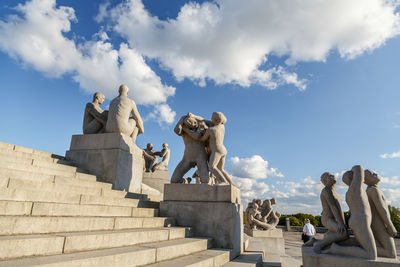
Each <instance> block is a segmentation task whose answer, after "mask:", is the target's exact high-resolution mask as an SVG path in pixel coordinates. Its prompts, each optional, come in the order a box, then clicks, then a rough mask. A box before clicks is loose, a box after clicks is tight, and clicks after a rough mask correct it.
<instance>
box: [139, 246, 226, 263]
mask: <svg viewBox="0 0 400 267" xmlns="http://www.w3.org/2000/svg"><path fill="white" fill-rule="evenodd" d="M226 262H229V250H224V249H208V250H205V251H201V252H197V253H193V254H191V255H187V256H183V257H179V258H175V259H172V260H167V261H162V262H159V263H155V264H150V265H146V266H148V267H150V266H151V267H177V266H190V267H219V266H222V265H224V264H225V263H226Z"/></svg>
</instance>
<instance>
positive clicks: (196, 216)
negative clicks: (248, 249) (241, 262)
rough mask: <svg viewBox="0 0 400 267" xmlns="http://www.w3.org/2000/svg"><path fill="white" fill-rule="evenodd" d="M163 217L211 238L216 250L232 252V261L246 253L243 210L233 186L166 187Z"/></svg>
mask: <svg viewBox="0 0 400 267" xmlns="http://www.w3.org/2000/svg"><path fill="white" fill-rule="evenodd" d="M160 214H161V216H163V217H174V218H175V220H176V225H178V226H191V227H192V232H193V235H194V236H203V237H211V238H212V239H213V247H214V248H225V249H230V250H231V253H230V257H231V259H233V258H234V257H236V256H238V255H239V254H240V253H242V252H243V207H242V205H241V204H240V190H239V189H238V188H236V187H234V186H231V185H226V186H218V185H213V186H212V185H207V184H166V185H165V187H164V201H162V202H161V203H160Z"/></svg>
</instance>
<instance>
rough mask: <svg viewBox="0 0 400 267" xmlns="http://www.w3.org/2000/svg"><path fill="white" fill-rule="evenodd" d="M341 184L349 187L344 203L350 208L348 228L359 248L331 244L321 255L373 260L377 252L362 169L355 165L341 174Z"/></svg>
mask: <svg viewBox="0 0 400 267" xmlns="http://www.w3.org/2000/svg"><path fill="white" fill-rule="evenodd" d="M342 180H343V182H344V183H345V184H346V185H348V186H349V189H348V190H347V193H346V203H347V205H348V206H349V208H350V214H351V216H350V219H349V227H350V228H351V230H353V234H354V236H355V238H356V241H357V243H358V244H359V246H355V245H353V246H342V245H337V244H336V243H332V245H331V246H330V247H329V248H328V249H326V250H323V251H322V253H329V254H339V255H345V256H353V257H359V258H367V259H372V260H375V259H376V256H377V250H376V245H375V239H374V235H373V234H372V230H371V227H370V226H371V222H372V214H371V208H370V205H369V201H368V196H367V193H366V192H365V191H364V188H363V183H364V169H363V167H362V166H359V165H356V166H354V167H353V168H352V169H351V171H347V172H345V173H344V174H343V178H342Z"/></svg>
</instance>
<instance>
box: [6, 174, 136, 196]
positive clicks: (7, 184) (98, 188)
mask: <svg viewBox="0 0 400 267" xmlns="http://www.w3.org/2000/svg"><path fill="white" fill-rule="evenodd" d="M2 179H4V180H7V179H8V181H7V182H4V184H6V186H5V187H4V186H3V187H2V186H0V188H6V189H17V190H25V191H42V192H59V193H63V194H64V195H68V194H73V195H77V194H79V195H90V196H98V197H111V196H106V195H105V194H107V192H109V193H115V194H116V195H117V194H120V195H121V197H120V198H119V197H117V196H114V197H111V198H116V199H134V198H126V197H125V195H126V194H127V192H125V195H124V193H123V192H124V191H121V190H115V189H111V188H104V187H97V188H96V187H92V186H86V185H78V184H69V183H60V182H55V178H54V179H53V181H52V182H51V181H38V182H35V181H33V180H29V179H19V178H12V177H8V178H7V177H4V176H2V175H0V180H2ZM72 179H74V178H72ZM11 180H17V181H27V183H30V182H34V183H35V184H43V185H45V184H54V185H56V186H59V187H64V186H65V187H68V186H71V187H80V190H88V189H92V188H93V190H99V192H100V194H90V193H88V192H87V193H80V192H79V191H74V192H66V190H63V189H62V188H59V189H56V188H49V189H47V188H43V189H42V188H41V189H38V190H29V189H28V188H25V187H21V188H16V187H9V184H10V181H11Z"/></svg>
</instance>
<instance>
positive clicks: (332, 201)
mask: <svg viewBox="0 0 400 267" xmlns="http://www.w3.org/2000/svg"><path fill="white" fill-rule="evenodd" d="M321 182H322V184H323V185H325V188H323V189H322V191H321V196H320V198H321V204H322V213H321V221H322V224H323V225H324V226H325V227H326V228H327V229H328V232H327V233H326V234H325V237H324V238H323V239H321V240H318V241H317V242H315V243H314V241H315V240H310V241H309V242H307V243H306V244H305V246H311V245H314V247H313V250H314V251H315V252H316V253H321V250H322V249H324V248H325V247H327V246H330V245H331V244H332V243H334V242H340V241H343V240H345V239H347V238H348V237H349V235H348V233H347V228H346V225H345V220H344V214H343V210H342V206H341V204H340V198H339V195H338V193H337V192H336V190H335V184H336V178H335V176H334V175H333V174H331V173H329V172H325V173H323V174H322V175H321Z"/></svg>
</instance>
